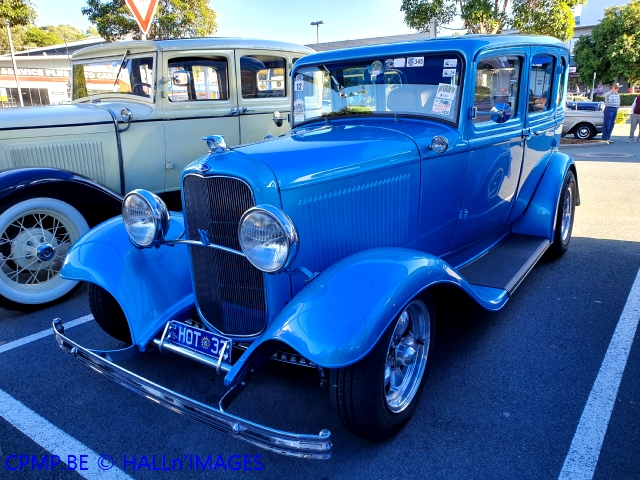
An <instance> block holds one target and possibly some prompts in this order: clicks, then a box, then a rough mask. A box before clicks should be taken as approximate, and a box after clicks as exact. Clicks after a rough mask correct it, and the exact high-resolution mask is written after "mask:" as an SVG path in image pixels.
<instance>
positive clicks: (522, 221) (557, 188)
mask: <svg viewBox="0 0 640 480" xmlns="http://www.w3.org/2000/svg"><path fill="white" fill-rule="evenodd" d="M569 170H571V171H572V172H573V174H574V176H575V179H576V205H580V192H579V189H578V172H577V170H576V166H575V163H574V161H573V159H572V158H571V157H570V156H569V155H567V154H565V153H561V152H555V153H554V154H553V155H552V157H551V160H550V161H549V163H548V164H547V168H546V169H545V171H544V174H543V176H542V179H541V180H540V183H539V184H538V187H537V188H536V191H535V193H534V194H533V198H532V199H531V202H529V205H528V206H527V208H526V209H525V211H524V213H523V214H522V216H521V217H520V218H519V219H518V220H516V221H515V222H514V223H513V225H512V227H511V230H512V231H513V232H514V233H522V234H525V235H534V236H538V237H544V238H548V239H549V240H551V241H552V242H553V234H554V232H555V228H556V221H555V220H556V216H557V212H558V205H559V201H560V193H561V191H562V185H563V184H564V179H565V176H566V175H567V172H568V171H569Z"/></svg>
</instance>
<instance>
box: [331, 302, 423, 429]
mask: <svg viewBox="0 0 640 480" xmlns="http://www.w3.org/2000/svg"><path fill="white" fill-rule="evenodd" d="M416 300H417V301H419V302H421V303H422V304H423V305H424V306H425V307H426V311H427V312H428V322H429V341H428V342H427V343H426V344H425V348H427V352H426V355H427V361H426V367H425V368H424V370H423V373H422V377H421V378H420V379H419V380H416V382H419V386H418V388H417V391H415V394H414V395H413V397H412V399H411V400H410V403H409V404H408V405H407V406H406V407H405V408H404V409H403V410H402V411H399V412H397V413H395V412H393V411H392V410H391V409H390V407H389V404H388V401H387V390H386V384H385V367H386V362H387V355H388V352H389V347H390V342H391V339H392V336H393V334H394V331H395V328H396V325H397V324H398V320H399V319H400V315H399V316H398V317H396V319H395V320H394V321H393V322H392V323H391V325H390V326H389V328H387V330H386V332H385V333H384V335H383V336H382V337H381V339H380V340H379V341H378V343H377V344H376V345H375V347H374V348H373V350H372V351H371V352H369V354H368V355H367V356H366V357H365V358H363V359H362V360H360V361H359V362H358V363H356V364H354V365H351V366H349V367H345V368H338V369H333V370H331V372H330V380H331V384H330V385H331V389H330V390H331V402H332V404H333V407H334V408H335V409H336V410H337V411H338V414H339V416H340V421H341V422H342V425H343V426H344V427H345V428H346V429H347V430H349V431H350V432H351V433H353V434H354V435H357V436H359V437H362V438H365V439H367V440H372V441H383V440H386V439H388V438H389V437H391V436H392V435H394V434H395V433H396V432H398V431H399V430H400V429H402V427H404V425H405V424H406V423H407V422H408V421H409V420H410V419H411V417H412V416H413V414H414V412H415V410H416V407H417V406H418V402H419V400H420V394H421V393H422V390H423V388H424V384H425V381H426V379H427V374H428V372H429V361H428V354H429V352H430V350H431V347H432V345H433V338H434V333H435V316H434V309H433V301H432V299H431V296H430V294H425V295H422V296H421V297H420V298H419V299H416ZM416 300H414V301H413V302H411V303H410V305H412V304H413V303H414V302H416Z"/></svg>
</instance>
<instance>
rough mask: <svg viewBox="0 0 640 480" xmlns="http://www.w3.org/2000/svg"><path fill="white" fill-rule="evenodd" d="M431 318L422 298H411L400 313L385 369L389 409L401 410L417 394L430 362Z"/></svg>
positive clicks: (398, 411) (390, 343)
mask: <svg viewBox="0 0 640 480" xmlns="http://www.w3.org/2000/svg"><path fill="white" fill-rule="evenodd" d="M430 339H431V322H430V319H429V310H428V309H427V307H426V305H425V304H424V303H423V302H421V301H420V300H414V301H413V302H411V303H410V304H409V305H408V306H407V307H406V308H405V309H404V311H403V312H402V313H401V314H400V316H399V317H398V321H397V322H396V326H395V329H394V331H393V335H392V336H391V341H390V342H389V348H388V350H387V358H386V363H385V369H384V391H385V400H386V402H387V406H388V407H389V410H391V411H392V412H394V413H400V412H402V411H403V410H404V409H405V408H407V407H408V406H409V404H410V403H411V401H412V400H413V398H414V397H415V395H416V393H417V392H418V389H419V387H420V383H421V382H422V377H423V376H424V372H425V368H426V366H427V357H428V356H429V343H430Z"/></svg>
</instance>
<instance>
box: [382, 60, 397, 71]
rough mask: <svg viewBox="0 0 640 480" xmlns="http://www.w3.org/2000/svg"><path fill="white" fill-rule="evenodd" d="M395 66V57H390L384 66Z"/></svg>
mask: <svg viewBox="0 0 640 480" xmlns="http://www.w3.org/2000/svg"><path fill="white" fill-rule="evenodd" d="M394 66H395V65H394V62H393V58H388V59H387V60H385V61H384V68H385V69H387V68H393V67H394Z"/></svg>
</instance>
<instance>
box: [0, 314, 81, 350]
mask: <svg viewBox="0 0 640 480" xmlns="http://www.w3.org/2000/svg"><path fill="white" fill-rule="evenodd" d="M91 320H93V315H91V314H89V315H85V316H84V317H80V318H76V319H75V320H72V321H70V322H67V323H65V324H64V328H65V330H66V329H67V328H71V327H75V326H77V325H82V324H83V323H86V322H89V321H91ZM49 335H53V327H51V328H50V329H48V330H43V331H42V332H38V333H34V334H33V335H29V336H27V337H24V338H20V339H18V340H15V341H13V342H9V343H5V344H4V345H0V353H4V352H7V351H9V350H13V349H14V348H17V347H21V346H22V345H26V344H27V343H31V342H35V341H36V340H40V339H41V338H44V337H48V336H49Z"/></svg>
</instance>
